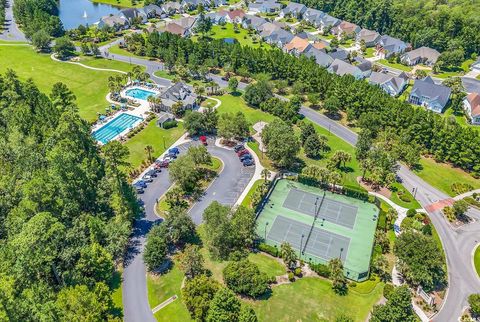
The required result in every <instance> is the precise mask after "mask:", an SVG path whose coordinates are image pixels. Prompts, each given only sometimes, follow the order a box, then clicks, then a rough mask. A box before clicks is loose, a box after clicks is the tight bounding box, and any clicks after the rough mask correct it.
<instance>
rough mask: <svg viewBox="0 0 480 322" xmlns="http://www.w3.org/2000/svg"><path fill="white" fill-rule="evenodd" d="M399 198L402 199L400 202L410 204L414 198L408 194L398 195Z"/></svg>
mask: <svg viewBox="0 0 480 322" xmlns="http://www.w3.org/2000/svg"><path fill="white" fill-rule="evenodd" d="M398 197H399V198H400V200H402V201H404V202H410V201H412V198H411V197H410V196H409V195H408V194H406V193H403V194H398Z"/></svg>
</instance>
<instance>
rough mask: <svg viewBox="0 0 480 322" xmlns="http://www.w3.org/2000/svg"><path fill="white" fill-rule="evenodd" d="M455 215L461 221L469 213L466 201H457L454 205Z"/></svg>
mask: <svg viewBox="0 0 480 322" xmlns="http://www.w3.org/2000/svg"><path fill="white" fill-rule="evenodd" d="M452 208H453V213H454V214H455V217H457V219H461V218H462V217H463V216H465V213H466V212H467V211H468V208H469V205H468V203H467V202H466V201H465V200H457V201H455V202H454V203H453V206H452Z"/></svg>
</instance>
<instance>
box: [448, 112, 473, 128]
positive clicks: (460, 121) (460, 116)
mask: <svg viewBox="0 0 480 322" xmlns="http://www.w3.org/2000/svg"><path fill="white" fill-rule="evenodd" d="M443 116H444V117H446V118H448V117H449V116H452V117H454V118H455V120H456V121H457V123H458V124H460V125H461V126H465V127H468V126H471V127H475V125H472V124H470V123H469V122H468V121H467V118H466V116H465V115H464V114H455V112H454V111H453V109H452V108H451V107H449V108H447V110H446V111H445V112H444V113H443Z"/></svg>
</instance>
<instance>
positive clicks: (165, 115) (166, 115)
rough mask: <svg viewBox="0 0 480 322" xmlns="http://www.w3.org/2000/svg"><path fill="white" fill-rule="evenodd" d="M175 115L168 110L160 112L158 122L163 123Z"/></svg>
mask: <svg viewBox="0 0 480 322" xmlns="http://www.w3.org/2000/svg"><path fill="white" fill-rule="evenodd" d="M174 119H175V116H173V114H170V113H167V112H160V113H158V116H157V124H163V123H165V122H167V121H170V120H174Z"/></svg>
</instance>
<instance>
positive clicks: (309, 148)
mask: <svg viewBox="0 0 480 322" xmlns="http://www.w3.org/2000/svg"><path fill="white" fill-rule="evenodd" d="M303 148H304V151H305V155H306V156H307V157H309V158H314V159H316V158H319V157H320V156H321V154H322V150H323V148H324V146H323V145H322V142H321V141H320V139H319V137H318V135H317V134H316V133H315V134H312V135H310V136H309V137H308V138H307V140H306V141H305V144H304V146H303Z"/></svg>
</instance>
